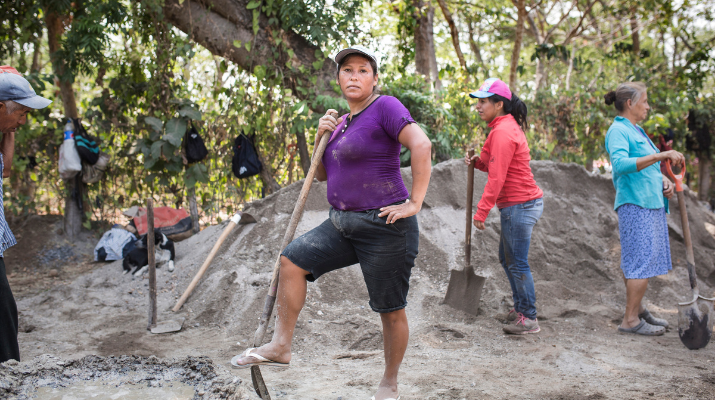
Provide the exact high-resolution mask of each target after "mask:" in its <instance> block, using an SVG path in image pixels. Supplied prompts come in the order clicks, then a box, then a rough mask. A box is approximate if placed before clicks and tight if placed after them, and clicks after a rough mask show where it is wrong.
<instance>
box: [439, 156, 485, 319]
mask: <svg viewBox="0 0 715 400" xmlns="http://www.w3.org/2000/svg"><path fill="white" fill-rule="evenodd" d="M467 154H469V158H470V159H471V158H472V156H473V155H474V149H470V150H469V151H468V153H467ZM473 197H474V161H472V162H471V163H470V164H469V170H468V171H467V225H466V230H465V233H464V269H463V270H461V271H455V270H452V272H451V273H450V276H449V286H448V287H447V294H446V295H445V297H444V304H447V305H449V306H451V307H454V308H456V309H457V310H462V311H464V312H466V313H469V314H472V315H477V311H479V299H480V298H481V297H482V289H483V288H484V282H485V281H486V278H484V277H483V276H479V275H476V274H475V273H474V268H472V265H471V255H472V199H473Z"/></svg>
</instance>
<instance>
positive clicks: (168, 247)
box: [122, 230, 174, 276]
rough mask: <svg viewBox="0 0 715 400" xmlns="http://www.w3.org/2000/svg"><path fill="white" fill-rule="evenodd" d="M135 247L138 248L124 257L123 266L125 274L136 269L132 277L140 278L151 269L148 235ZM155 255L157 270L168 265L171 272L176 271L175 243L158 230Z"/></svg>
mask: <svg viewBox="0 0 715 400" xmlns="http://www.w3.org/2000/svg"><path fill="white" fill-rule="evenodd" d="M135 245H136V247H134V249H133V250H132V251H130V252H129V254H127V256H126V257H124V262H123V263H122V266H123V267H124V273H125V274H126V273H128V272H130V271H131V270H132V268H134V272H132V275H134V276H140V275H141V274H143V273H144V272H146V271H147V270H148V269H149V253H148V251H147V235H146V234H145V235H142V236H141V237H140V238H139V240H137V241H136V243H135ZM154 254H155V255H154V259H155V260H156V267H157V268H159V267H160V266H162V265H165V264H166V265H167V268H168V269H169V272H173V271H174V242H173V241H171V240H170V239H169V238H167V237H166V235H164V234H163V233H161V232H159V231H158V230H154Z"/></svg>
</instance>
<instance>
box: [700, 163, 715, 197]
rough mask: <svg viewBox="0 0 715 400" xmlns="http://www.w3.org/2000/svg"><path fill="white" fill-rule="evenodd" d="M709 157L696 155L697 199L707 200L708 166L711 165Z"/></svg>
mask: <svg viewBox="0 0 715 400" xmlns="http://www.w3.org/2000/svg"><path fill="white" fill-rule="evenodd" d="M712 164H713V162H712V160H711V159H710V157H708V156H705V155H703V156H702V157H698V181H699V182H698V200H700V201H708V199H709V198H710V168H711V167H712Z"/></svg>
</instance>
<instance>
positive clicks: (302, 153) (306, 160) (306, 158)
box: [295, 132, 310, 176]
mask: <svg viewBox="0 0 715 400" xmlns="http://www.w3.org/2000/svg"><path fill="white" fill-rule="evenodd" d="M295 138H296V144H297V145H298V156H299V157H300V168H301V169H302V170H303V176H306V175H308V170H309V169H310V152H309V151H308V141H307V140H306V139H305V133H303V132H298V133H296V134H295Z"/></svg>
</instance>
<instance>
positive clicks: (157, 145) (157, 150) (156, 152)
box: [151, 140, 164, 160]
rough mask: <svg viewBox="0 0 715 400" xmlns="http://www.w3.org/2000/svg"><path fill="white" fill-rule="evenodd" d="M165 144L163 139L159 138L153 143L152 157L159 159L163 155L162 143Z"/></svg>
mask: <svg viewBox="0 0 715 400" xmlns="http://www.w3.org/2000/svg"><path fill="white" fill-rule="evenodd" d="M163 144H164V141H163V140H157V141H156V142H154V143H152V144H151V158H153V159H154V160H158V159H159V158H160V157H161V145H163Z"/></svg>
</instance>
